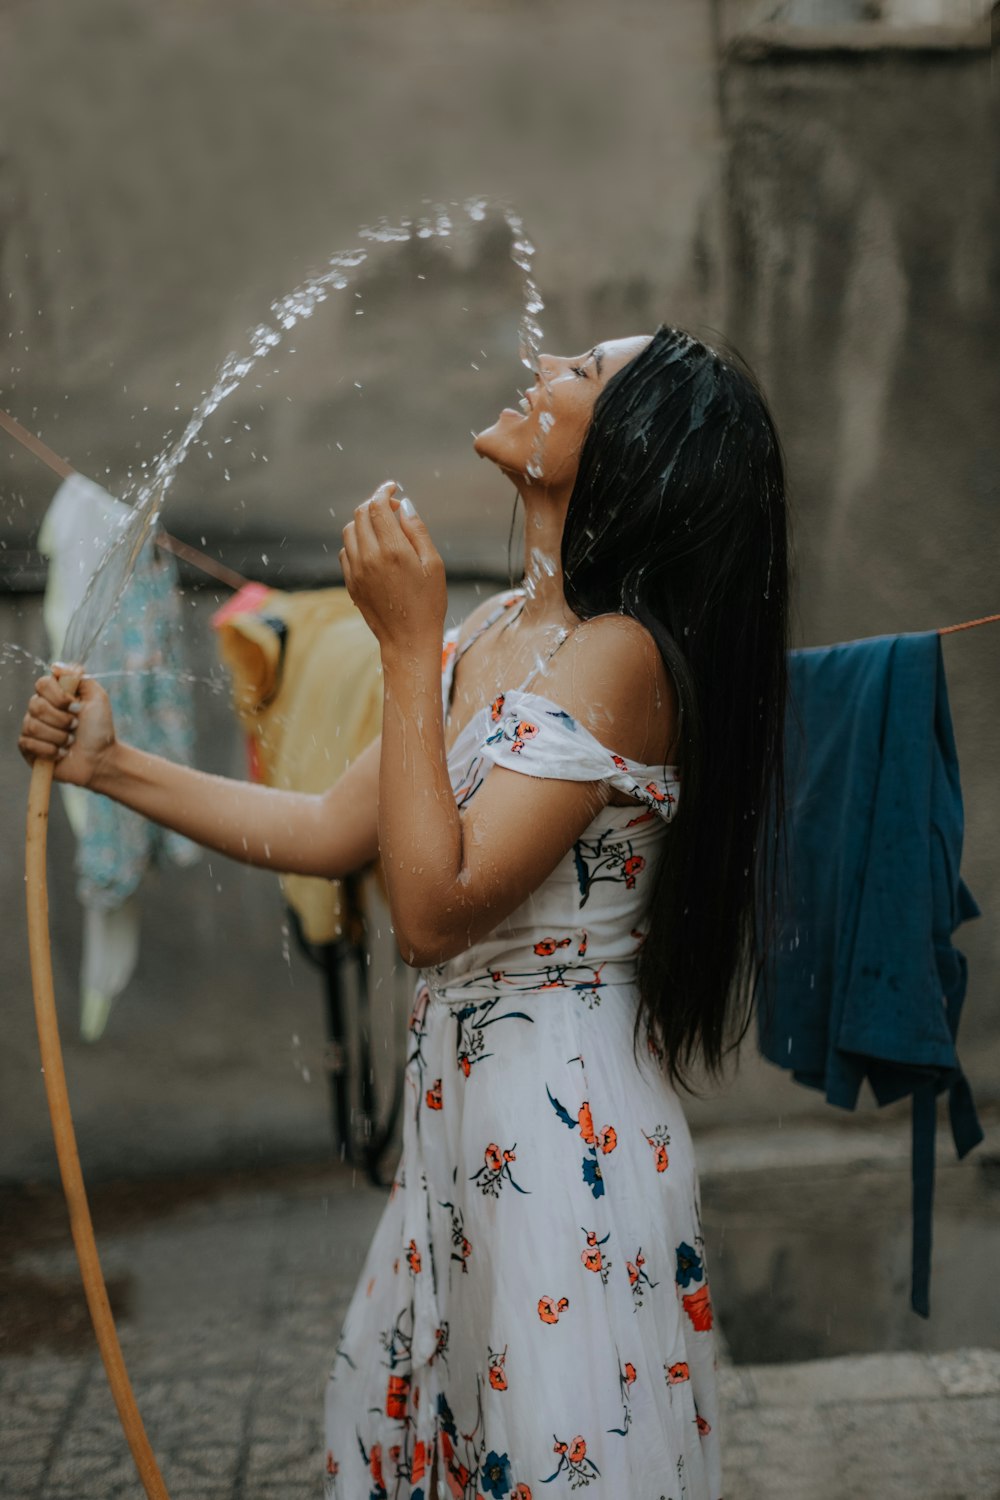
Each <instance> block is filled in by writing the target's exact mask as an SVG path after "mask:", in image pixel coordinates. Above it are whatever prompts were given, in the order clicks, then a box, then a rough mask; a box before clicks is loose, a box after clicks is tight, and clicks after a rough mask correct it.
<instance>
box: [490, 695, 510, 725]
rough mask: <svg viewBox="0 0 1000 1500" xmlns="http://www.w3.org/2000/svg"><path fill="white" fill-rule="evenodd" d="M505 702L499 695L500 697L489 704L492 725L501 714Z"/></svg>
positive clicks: (502, 696)
mask: <svg viewBox="0 0 1000 1500" xmlns="http://www.w3.org/2000/svg"><path fill="white" fill-rule="evenodd" d="M505 702H506V699H505V697H504V695H503V693H501V694H500V696H499V697H498V698H494V699H493V702H492V703H491V704H490V718H491V719H492V720H493V722H494V724H496V723H497V721H498V720H499V719H500V716H501V715H502V713H503V706H504V703H505Z"/></svg>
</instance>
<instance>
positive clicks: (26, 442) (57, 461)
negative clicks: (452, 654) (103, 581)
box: [0, 409, 1000, 635]
mask: <svg viewBox="0 0 1000 1500" xmlns="http://www.w3.org/2000/svg"><path fill="white" fill-rule="evenodd" d="M0 427H3V428H5V429H6V431H7V432H9V433H10V435H11V437H12V438H16V439H17V441H18V442H19V443H20V444H21V446H22V447H23V448H27V450H28V452H29V453H33V454H34V456H35V457H36V458H38V459H40V460H41V461H42V463H43V464H46V465H47V466H48V468H50V469H51V470H52V472H53V473H54V474H58V476H59V478H60V479H68V478H69V477H70V475H71V474H75V473H76V470H75V469H74V468H73V467H72V465H71V464H68V463H67V462H66V460H65V459H64V458H60V457H59V455H58V453H55V452H53V450H52V449H51V448H50V447H49V446H48V444H47V443H43V442H42V440H41V438H40V437H36V436H35V434H34V433H32V432H29V431H28V429H27V428H26V427H22V426H21V423H20V422H19V421H17V419H16V417H12V416H10V414H9V413H8V412H5V411H3V410H2V409H0ZM156 541H157V545H158V546H160V547H162V548H163V549H164V551H166V552H172V553H173V554H174V556H175V557H180V558H182V559H183V560H184V562H186V563H190V564H191V566H192V567H193V568H197V569H198V571H199V572H201V573H205V574H207V575H208V577H209V578H214V579H215V580H216V581H217V582H218V583H222V584H225V586H226V587H227V588H230V589H241V588H244V587H245V586H246V584H247V582H248V580H247V579H246V578H244V577H243V576H242V575H241V574H239V573H237V572H236V571H235V570H234V569H233V568H227V567H226V565H225V563H220V562H216V560H215V558H214V557H209V556H208V554H207V553H206V552H200V551H199V550H198V548H197V547H192V546H191V545H190V544H189V543H188V542H182V541H181V540H180V539H179V538H178V537H175V536H171V535H170V533H169V532H168V531H163V530H162V529H161V530H160V531H159V532H158V533H157V537H156ZM998 621H1000V614H995V615H981V616H980V618H979V619H978V620H962V621H960V623H959V624H957V625H939V626H938V632H937V633H938V635H952V634H954V632H955V631H956V630H973V629H975V627H976V626H977V625H994V624H996V623H997V622H998Z"/></svg>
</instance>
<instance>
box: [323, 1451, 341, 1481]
mask: <svg viewBox="0 0 1000 1500" xmlns="http://www.w3.org/2000/svg"><path fill="white" fill-rule="evenodd" d="M326 1472H327V1473H328V1474H329V1475H330V1477H331V1479H333V1478H336V1476H337V1475H338V1474H339V1473H340V1465H339V1464H338V1463H337V1460H336V1459H335V1458H334V1456H333V1453H332V1452H331V1451H330V1449H329V1448H328V1449H327V1450H326Z"/></svg>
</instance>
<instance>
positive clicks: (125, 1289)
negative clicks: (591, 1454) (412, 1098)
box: [0, 1170, 1000, 1500]
mask: <svg viewBox="0 0 1000 1500" xmlns="http://www.w3.org/2000/svg"><path fill="white" fill-rule="evenodd" d="M144 1191H145V1197H144V1199H143V1202H142V1203H141V1204H140V1205H138V1207H137V1206H136V1205H135V1204H133V1206H132V1208H131V1209H130V1211H128V1212H122V1211H121V1205H120V1204H119V1205H118V1206H117V1207H116V1205H115V1202H114V1201H113V1200H105V1199H104V1198H103V1197H102V1196H101V1195H100V1194H98V1195H97V1196H96V1199H95V1219H96V1220H97V1223H98V1231H99V1238H100V1243H101V1250H102V1257H103V1261H104V1267H105V1273H106V1275H107V1276H108V1278H109V1281H111V1282H112V1283H113V1284H114V1285H115V1286H116V1287H117V1288H118V1291H117V1294H116V1295H117V1297H118V1300H119V1302H120V1303H121V1314H120V1320H119V1328H120V1332H121V1337H122V1344H123V1347H124V1350H125V1356H126V1360H127V1362H128V1365H129V1369H130V1372H131V1374H132V1378H133V1382H134V1385H135V1388H136V1393H137V1396H138V1400H139V1405H140V1409H141V1411H142V1413H143V1417H144V1420H145V1422H146V1426H147V1430H148V1432H149V1435H150V1439H151V1441H152V1444H153V1448H154V1451H155V1452H156V1454H157V1457H158V1459H159V1461H160V1464H161V1466H162V1469H163V1473H164V1477H165V1480H166V1483H167V1486H168V1489H169V1491H170V1494H171V1497H172V1500H306V1497H312V1500H318V1496H319V1494H320V1493H321V1487H320V1482H319V1477H318V1476H319V1466H320V1452H319V1436H320V1429H321V1420H322V1398H323V1387H324V1382H325V1376H326V1370H327V1365H328V1362H329V1359H330V1355H331V1344H332V1340H333V1338H334V1337H335V1335H336V1330H337V1328H338V1326H339V1323H340V1320H341V1318H342V1316H343V1312H344V1308H345V1304H346V1299H347V1297H348V1296H349V1294H350V1291H351V1287H352V1285H353V1282H354V1278H355V1276H356V1275H357V1272H358V1269H359V1264H360V1260H361V1257H362V1256H363V1253H364V1249H365V1246H366V1245H367V1242H368V1239H369V1237H370V1235H371V1232H372V1229H373V1227H374V1224H375V1221H376V1219H377V1217H378V1214H379V1212H380V1209H381V1206H382V1203H383V1201H384V1198H383V1195H382V1194H381V1193H380V1192H378V1191H376V1190H374V1189H372V1188H369V1187H366V1186H364V1185H362V1184H361V1183H359V1182H355V1181H353V1180H352V1175H351V1174H350V1173H349V1172H346V1171H343V1170H337V1171H331V1172H327V1173H319V1172H308V1171H306V1172H303V1171H299V1172H297V1173H292V1174H288V1175H287V1176H285V1177H282V1176H279V1174H275V1173H272V1174H270V1175H268V1176H267V1177H264V1178H260V1179H257V1180H253V1181H247V1180H243V1181H242V1182H240V1183H237V1184H233V1185H231V1186H229V1187H225V1186H220V1187H219V1188H218V1190H217V1191H215V1192H211V1193H206V1194H204V1195H202V1196H200V1197H198V1198H195V1199H194V1200H193V1201H184V1200H183V1199H181V1200H180V1201H179V1202H178V1201H172V1202H171V1203H170V1204H169V1206H164V1207H162V1208H161V1209H159V1210H158V1208H157V1205H156V1201H155V1189H153V1188H152V1187H151V1186H150V1185H147V1186H146V1188H145V1190H144ZM12 1266H13V1268H14V1269H15V1270H16V1272H17V1273H18V1274H19V1275H24V1276H27V1277H29V1278H31V1277H33V1278H35V1279H36V1285H37V1286H38V1287H40V1288H43V1289H44V1287H45V1286H47V1285H60V1284H63V1282H64V1280H65V1282H67V1283H68V1282H71V1280H72V1278H73V1276H74V1274H75V1272H74V1261H73V1257H72V1252H71V1250H69V1249H68V1248H67V1243H66V1242H65V1241H64V1240H63V1238H62V1235H61V1234H60V1233H59V1224H58V1216H57V1215H56V1216H55V1220H53V1216H52V1214H51V1213H50V1215H49V1220H48V1228H47V1230H46V1232H44V1233H36V1234H29V1235H28V1236H27V1237H26V1239H25V1240H24V1242H23V1243H22V1244H21V1245H20V1247H19V1248H18V1250H17V1253H16V1256H15V1257H10V1256H8V1269H10V1268H11V1267H12ZM42 1295H44V1293H43V1294H42ZM40 1328H41V1329H42V1330H44V1329H45V1320H44V1317H43V1318H42V1319H41V1320H40ZM45 1336H46V1337H47V1338H49V1347H45V1346H44V1345H40V1344H39V1343H38V1342H37V1330H36V1335H35V1336H33V1337H31V1338H28V1339H22V1341H21V1347H20V1348H16V1349H12V1348H11V1341H10V1339H9V1338H7V1337H4V1338H3V1341H2V1344H0V1349H2V1351H3V1353H2V1357H0V1495H2V1496H3V1497H5V1500H8V1497H9V1500H117V1497H122V1500H124V1497H129V1500H132V1497H140V1496H141V1493H142V1492H141V1487H140V1485H139V1482H138V1479H137V1478H136V1475H135V1471H134V1469H133V1467H132V1463H131V1459H130V1457H129V1455H128V1452H127V1450H126V1448H125V1444H124V1440H123V1438H122V1435H121V1431H120V1428H119V1426H118V1421H117V1417H116V1414H115V1411H114V1408H113V1405H112V1402H111V1398H110V1395H109V1393H108V1389H107V1385H106V1382H105V1379H104V1374H103V1370H102V1368H101V1366H100V1362H99V1360H98V1359H97V1356H96V1355H95V1354H94V1353H93V1351H92V1348H91V1346H90V1342H89V1340H88V1338H87V1337H86V1335H85V1331H84V1332H81V1330H80V1329H79V1327H77V1329H76V1332H75V1333H70V1334H67V1335H65V1336H63V1335H62V1334H61V1333H60V1331H59V1330H58V1329H55V1330H50V1331H49V1332H48V1333H46V1335H45ZM31 1345H33V1347H30V1346H31ZM721 1379H722V1391H723V1398H724V1403H725V1407H726V1411H727V1417H726V1424H725V1436H724V1445H725V1446H724V1452H725V1458H726V1478H727V1495H728V1496H729V1497H731V1500H897V1497H898V1500H903V1497H905V1500H1000V1353H998V1352H995V1351H989V1350H965V1351H958V1352H955V1353H950V1354H938V1355H932V1356H923V1355H915V1354H894V1355H868V1356H865V1357H862V1358H850V1359H846V1358H845V1359H833V1360H821V1361H815V1362H812V1363H809V1364H801V1365H758V1366H752V1367H750V1366H743V1367H739V1368H734V1367H731V1366H727V1367H726V1368H724V1369H723V1370H722V1372H721ZM358 1500H367V1497H366V1496H360V1495H359V1496H358ZM551 1500H557V1497H551ZM615 1500H631V1497H626V1496H622V1497H615ZM635 1500H645V1497H635Z"/></svg>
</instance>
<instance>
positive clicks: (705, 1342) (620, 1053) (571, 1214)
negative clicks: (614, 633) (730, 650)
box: [325, 595, 721, 1500]
mask: <svg viewBox="0 0 1000 1500" xmlns="http://www.w3.org/2000/svg"><path fill="white" fill-rule="evenodd" d="M517 598H519V595H510V596H507V597H505V598H504V600H503V601H502V603H501V604H500V605H499V606H498V611H497V614H499V612H500V611H501V610H502V609H504V608H506V607H509V606H510V604H511V603H513V602H516V600H517ZM496 617H497V616H496V615H494V616H491V618H490V619H489V620H487V621H486V622H485V624H484V625H483V627H482V629H486V628H487V627H488V625H489V624H490V623H492V621H493V619H495V618H496ZM467 644H471V641H470V642H468V643H467ZM455 656H456V652H455V640H454V635H453V634H452V635H451V636H450V637H449V639H448V640H447V641H446V646H445V670H444V675H443V681H444V693H445V703H446V705H447V703H448V702H449V701H450V695H451V679H452V674H453V671H454V663H455ZM494 765H502V766H506V767H509V768H510V769H512V770H515V771H519V772H521V773H522V774H524V775H527V776H537V777H540V778H543V779H553V780H580V781H599V780H606V781H607V782H609V783H610V784H611V785H612V786H614V787H616V788H618V789H620V790H623V791H626V792H628V793H630V794H632V795H633V796H635V797H636V798H638V799H639V805H636V804H634V803H633V804H630V805H629V806H626V807H616V806H612V805H608V806H606V807H604V808H603V809H602V810H601V811H600V812H599V813H598V815H597V817H596V818H595V819H594V821H593V822H592V823H591V824H590V826H589V827H588V828H587V829H586V830H585V832H584V833H583V834H582V835H581V837H580V838H579V839H578V840H577V842H576V844H575V845H574V847H573V848H572V849H571V850H570V851H569V853H568V854H567V855H566V857H565V859H563V860H562V862H561V863H560V864H559V865H558V866H557V868H556V869H555V870H554V871H553V873H552V874H551V875H550V876H549V878H548V879H547V880H546V881H545V883H544V884H543V885H542V886H541V887H540V888H539V889H538V890H537V891H536V892H535V893H534V895H532V896H531V897H529V899H528V900H527V901H526V902H525V903H524V904H523V905H522V906H521V907H519V908H518V910H517V911H515V912H514V913H512V915H511V916H510V917H508V918H507V920H506V921H504V922H503V923H501V925H500V926H499V927H498V928H497V929H496V930H495V931H494V932H493V933H492V934H491V935H490V936H489V937H488V938H486V939H485V940H484V941H483V942H481V943H478V944H476V946H475V947H473V948H471V949H469V950H468V951H467V952H465V953H463V954H461V955H460V957H458V958H456V959H453V960H451V961H450V962H448V963H446V964H443V965H441V966H439V967H437V968H434V969H429V970H426V971H424V973H423V974H422V976H421V980H420V983H419V984H418V987H417V993H416V1003H415V1006H414V1010H413V1016H412V1019H411V1022H410V1047H409V1057H408V1061H407V1065H406V1083H407V1098H406V1114H405V1125H404V1145H403V1155H402V1158H401V1160H400V1163H399V1167H398V1170H397V1173H396V1179H395V1182H394V1184H393V1188H392V1193H391V1196H390V1199H389V1202H388V1204H387V1205H386V1209H385V1212H384V1214H383V1216H382V1219H381V1222H380V1224H379V1227H378V1229H377V1231H376V1233H375V1238H374V1240H373V1242H372V1246H371V1249H370V1251H369V1253H368V1258H367V1262H366V1264H365V1268H364V1270H363V1272H362V1275H361V1279H360V1281H359V1283H358V1286H357V1289H356V1291H355V1293H354V1296H353V1299H352V1301H351V1304H350V1307H349V1309H348V1313H347V1317H346V1320H345V1324H344V1329H343V1333H342V1336H341V1339H340V1343H339V1344H338V1346H337V1350H336V1355H335V1358H334V1360H333V1368H332V1371H331V1375H330V1380H329V1384H328V1387H327V1420H326V1449H327V1452H326V1477H325V1486H326V1488H325V1495H326V1497H327V1500H440V1496H445V1497H449V1500H480V1497H483V1500H485V1497H491V1500H507V1497H510V1500H544V1497H551V1500H561V1497H563V1496H568V1495H569V1494H570V1493H575V1492H576V1491H578V1490H580V1491H586V1493H587V1497H588V1500H682V1497H686V1500H720V1496H721V1478H720V1461H719V1432H718V1406H717V1400H716V1389H715V1358H714V1349H713V1335H712V1303H711V1298H710V1294H709V1286H708V1271H707V1267H706V1263H705V1246H704V1240H703V1237H702V1232H701V1221H700V1207H699V1193H698V1181H697V1175H696V1171H695V1163H694V1153H693V1150H692V1145H691V1138H690V1135H689V1132H688V1127H687V1123H686V1121H685V1118H684V1114H683V1111H682V1109H681V1105H680V1101H679V1099H678V1097H677V1094H676V1093H675V1091H674V1089H673V1088H672V1087H671V1086H670V1084H669V1083H668V1082H667V1081H666V1079H665V1077H664V1075H663V1071H662V1068H661V1066H660V1063H659V1061H658V1059H657V1058H656V1057H655V1056H654V1055H653V1054H652V1052H651V1051H650V1049H649V1048H648V1047H647V1046H646V1045H645V1044H642V1045H640V1047H639V1048H638V1049H635V1048H634V1047H633V1028H634V1021H635V1010H636V1000H637V988H636V967H635V965H636V954H637V951H638V949H639V947H640V946H641V943H642V939H643V923H644V922H645V920H646V911H645V906H646V900H645V898H646V892H647V889H648V884H649V880H650V876H651V873H652V869H653V866H654V863H655V861H656V859H657V857H658V855H659V853H660V850H661V847H662V845H663V844H664V842H665V841H666V840H667V839H668V838H669V836H670V834H669V822H670V817H671V814H672V812H673V810H674V808H675V806H676V804H677V799H678V795H679V791H680V786H679V779H678V776H677V773H676V771H675V770H674V768H671V767H666V768H664V767H663V766H641V765H638V764H636V763H635V762H633V761H629V760H626V759H624V758H623V757H621V756H618V755H615V754H614V753H612V751H610V750H608V749H606V748H605V747H604V746H603V745H601V744H599V743H598V741H597V740H596V739H594V738H593V736H592V735H591V734H590V733H589V732H588V731H587V730H586V729H584V728H583V726H582V725H580V724H578V723H577V722H576V721H575V720H574V719H573V718H571V717H570V715H568V714H567V713H565V712H564V711H563V710H562V709H560V708H559V707H558V705H556V704H554V703H552V702H550V701H549V700H548V699H546V698H544V697H540V696H538V695H536V694H535V693H532V692H530V691H525V690H515V691H512V692H509V693H507V694H505V695H503V696H502V697H501V698H498V699H497V700H496V702H495V703H493V704H492V705H489V706H487V707H484V708H483V710H481V712H480V713H479V714H478V715H477V716H476V717H474V719H473V720H472V721H471V722H470V723H469V724H468V725H467V726H466V727H465V729H464V730H463V731H462V733H461V734H460V735H459V737H458V740H457V742H456V744H455V746H454V748H453V749H452V751H451V753H450V755H449V767H450V771H451V780H452V785H453V788H454V791H455V796H456V799H457V801H458V803H459V805H460V806H466V805H467V804H468V803H469V802H470V801H471V799H472V798H473V797H474V796H475V795H476V792H477V790H478V788H479V787H480V786H481V785H482V782H483V780H484V778H485V777H486V776H487V775H488V774H489V772H490V769H491V767H492V766H494ZM637 1054H638V1055H637ZM435 1446H436V1447H437V1451H438V1478H439V1482H440V1483H441V1485H442V1488H441V1490H440V1492H439V1495H438V1496H435V1495H432V1494H431V1489H430V1475H431V1460H432V1455H433V1452H434V1449H435Z"/></svg>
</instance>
